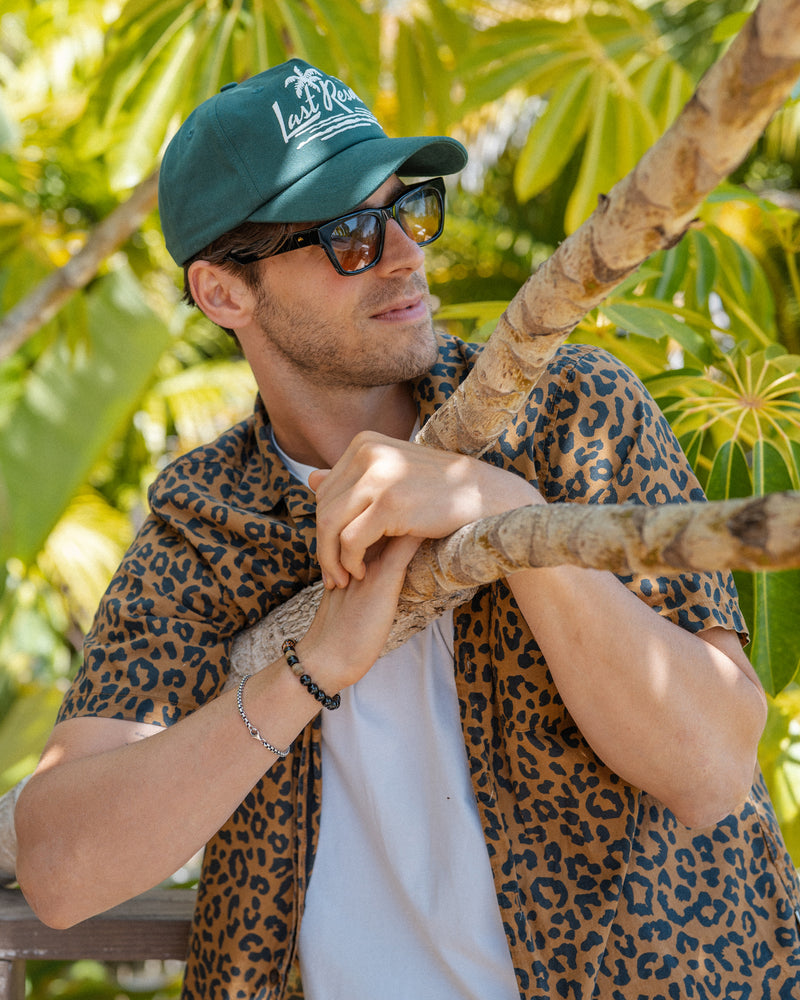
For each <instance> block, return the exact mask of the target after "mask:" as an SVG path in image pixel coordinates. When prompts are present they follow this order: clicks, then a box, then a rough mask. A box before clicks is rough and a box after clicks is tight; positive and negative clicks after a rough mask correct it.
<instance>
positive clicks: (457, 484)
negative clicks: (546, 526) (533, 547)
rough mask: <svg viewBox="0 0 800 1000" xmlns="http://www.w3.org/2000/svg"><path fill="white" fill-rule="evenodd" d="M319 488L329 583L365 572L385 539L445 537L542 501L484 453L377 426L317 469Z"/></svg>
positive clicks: (323, 563) (320, 549)
mask: <svg viewBox="0 0 800 1000" xmlns="http://www.w3.org/2000/svg"><path fill="white" fill-rule="evenodd" d="M310 484H311V488H312V489H314V490H315V491H316V494H317V558H318V559H319V564H320V567H321V569H322V578H323V580H324V582H325V586H326V587H327V588H328V589H333V588H335V587H346V586H347V584H348V581H349V580H350V579H351V577H352V578H355V579H356V580H362V579H363V578H364V575H365V573H366V571H367V563H368V561H369V549H370V547H371V546H373V545H374V544H375V543H377V542H380V541H381V540H382V539H385V538H391V537H398V536H403V535H410V536H412V537H414V538H417V539H419V540H420V541H421V540H422V539H424V538H444V537H445V536H446V535H450V534H452V532H454V531H456V530H457V529H458V528H460V527H461V526H462V525H464V524H469V523H470V522H472V521H477V520H479V519H480V518H482V517H487V516H489V515H490V514H498V513H501V512H502V511H505V510H512V509H514V508H516V507H524V506H526V505H528V504H531V503H537V502H538V503H542V502H544V501H543V500H542V498H541V496H540V494H539V493H538V491H537V490H536V489H535V488H534V487H533V486H531V485H530V484H529V483H527V482H526V481H525V480H524V479H522V478H521V477H520V476H517V475H515V474H514V473H511V472H507V471H505V470H504V469H499V468H497V467H496V466H493V465H490V464H489V463H488V462H482V461H480V460H478V459H474V458H469V457H468V456H466V455H457V454H454V453H452V452H444V451H439V450H437V449H434V448H427V447H424V446H421V445H416V444H411V443H410V442H407V441H399V440H397V439H395V438H389V437H385V436H383V435H382V434H377V433H374V432H371V431H365V432H362V433H360V434H358V435H356V437H355V438H354V439H353V441H352V442H351V444H350V446H349V447H348V449H347V451H346V452H345V453H344V455H343V456H342V457H341V459H339V461H338V462H337V463H336V465H335V466H334V467H333V469H330V470H324V469H323V470H317V471H316V472H313V473H312V474H311V479H310Z"/></svg>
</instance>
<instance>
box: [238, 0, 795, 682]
mask: <svg viewBox="0 0 800 1000" xmlns="http://www.w3.org/2000/svg"><path fill="white" fill-rule="evenodd" d="M798 74H800V4H799V3H796V2H795V0H762V2H761V4H760V5H759V6H758V8H757V9H756V11H755V12H754V14H753V15H752V17H751V18H750V20H749V21H748V22H747V24H746V25H745V27H744V28H743V29H742V31H741V32H740V33H739V35H738V36H737V37H736V39H734V41H733V43H732V44H731V46H730V48H729V49H728V50H727V52H726V53H725V54H724V55H723V56H722V58H721V59H720V60H719V61H718V62H717V63H716V64H715V65H714V66H712V67H711V69H710V70H709V71H708V73H707V74H706V75H705V76H704V77H703V79H702V80H701V81H700V84H699V86H698V88H697V91H696V92H695V94H694V96H693V97H692V99H691V100H690V101H689V103H688V104H687V105H686V107H685V108H684V110H683V111H682V112H681V114H680V115H679V116H678V118H677V119H676V121H675V123H674V124H673V125H672V127H671V128H670V129H669V130H668V131H667V132H666V133H665V134H664V136H662V138H661V139H660V140H659V141H658V142H657V143H656V144H655V145H654V146H653V147H652V148H651V149H650V150H649V151H648V152H647V153H646V154H645V155H644V156H643V157H642V159H641V160H640V161H639V163H638V164H637V166H636V167H635V168H634V169H633V170H632V171H631V173H630V174H628V175H627V176H626V177H625V178H623V180H621V181H620V182H619V183H618V184H616V185H615V186H614V187H613V188H612V190H611V192H610V193H609V195H608V196H604V197H603V198H601V200H600V204H599V205H598V207H597V209H596V210H595V212H594V213H593V214H592V215H591V217H590V218H589V219H587V221H586V222H585V223H584V224H583V225H582V226H581V227H580V228H579V229H578V230H577V231H576V232H575V233H573V235H572V236H570V237H569V238H568V239H567V240H565V241H564V243H562V244H561V246H560V247H559V248H558V249H557V250H556V252H555V253H554V254H553V256H552V257H551V258H550V259H549V260H548V261H546V262H545V264H543V265H542V267H540V268H539V269H538V270H537V271H536V272H535V274H533V275H532V276H531V277H530V278H529V279H528V281H527V282H526V283H525V285H524V286H523V287H522V288H521V289H520V291H519V292H518V293H517V294H516V296H515V297H514V299H513V301H512V302H511V303H510V305H509V306H508V308H507V309H506V311H505V313H504V314H503V317H502V318H501V320H500V323H499V324H498V326H497V328H496V329H495V331H494V332H493V333H492V336H491V337H490V339H489V342H488V343H487V345H486V347H485V348H484V350H483V352H482V353H481V355H480V358H479V359H478V361H477V362H476V364H475V366H474V368H473V370H472V372H471V373H470V374H469V376H468V377H467V378H466V379H465V380H464V382H463V383H462V384H461V386H460V387H459V388H458V389H457V390H456V392H455V393H454V394H453V396H451V397H450V399H448V401H447V402H446V403H445V404H444V405H443V406H442V407H441V408H440V409H439V410H438V411H437V412H436V413H435V414H434V415H433V417H432V418H431V419H430V420H429V421H428V423H427V424H426V425H425V427H424V428H423V429H422V430H421V431H420V433H419V435H418V436H417V441H418V442H419V443H421V444H426V445H429V446H431V447H437V448H443V449H447V450H450V451H457V452H462V453H466V454H471V455H480V454H481V453H482V452H483V451H485V450H486V448H488V447H489V446H490V445H491V444H492V443H493V442H494V441H495V440H496V439H497V437H498V436H499V435H500V434H501V433H502V432H503V430H504V429H505V427H507V426H508V425H509V424H510V423H511V422H512V421H513V419H514V418H515V417H516V415H517V413H518V411H519V409H520V408H521V407H522V406H523V405H524V404H525V402H526V400H527V399H528V397H529V395H530V393H531V391H532V389H533V387H534V386H535V384H536V381H537V380H538V378H539V376H540V375H541V373H542V371H543V370H544V369H545V367H546V366H547V364H548V362H549V361H550V359H551V357H552V356H553V354H554V353H555V352H556V350H558V347H559V346H560V345H561V343H563V341H564V340H565V339H566V337H567V336H568V335H569V333H570V331H571V330H572V329H573V328H574V326H575V325H576V324H577V323H578V322H579V321H580V319H581V318H582V317H583V316H584V315H585V314H586V313H587V312H589V311H590V310H591V309H593V308H594V307H595V306H596V305H597V304H598V303H599V302H601V301H602V300H603V299H604V298H605V296H606V295H608V293H609V292H610V291H612V290H613V289H614V288H615V287H616V286H617V285H618V284H619V283H620V281H622V280H623V278H625V277H627V276H628V275H629V274H630V273H631V272H632V271H634V270H635V269H636V268H637V267H638V266H639V265H640V264H641V263H642V261H644V260H645V259H646V258H647V257H648V256H649V255H650V254H652V253H654V252H655V251H656V250H659V249H661V248H664V247H669V246H672V245H673V244H675V243H677V242H678V241H679V240H680V238H681V236H682V235H683V234H684V232H685V231H686V229H687V227H688V226H689V224H690V223H691V221H692V219H693V218H694V217H695V214H696V212H697V210H698V208H699V206H700V204H701V203H702V201H703V199H704V198H705V197H706V195H708V194H709V193H710V192H711V191H713V189H714V188H715V187H716V186H717V185H718V184H719V182H720V181H721V180H723V179H724V178H725V177H726V176H727V174H728V173H730V171H731V170H733V169H734V168H735V167H736V166H737V165H738V164H739V163H740V162H741V161H742V160H743V159H744V157H745V156H746V155H747V153H748V151H749V149H750V147H751V146H752V144H753V142H755V140H756V139H757V138H758V136H759V135H760V134H761V132H762V131H763V129H764V127H765V126H766V124H767V122H768V121H769V119H770V117H771V116H772V115H773V114H774V113H775V111H776V110H777V109H778V108H779V107H780V106H781V105H782V104H783V103H784V101H785V100H786V98H787V97H788V95H789V93H790V91H791V89H792V86H793V84H794V82H795V80H796V79H797V77H798ZM682 508H683V511H684V513H685V514H686V515H687V516H694V514H695V513H696V514H697V515H698V518H699V520H698V525H697V529H696V530H691V531H689V530H688V529H686V531H685V537H686V538H691V539H692V540H693V544H695V545H696V546H697V547H698V559H699V562H697V563H692V562H691V561H688V562H685V564H684V567H683V568H685V569H690V568H692V567H693V566H694V567H695V568H702V569H718V568H723V567H725V568H743V569H744V568H748V567H746V566H744V565H737V563H736V560H733V561H732V560H731V559H728V558H727V553H726V552H725V550H724V547H719V546H717V548H716V550H715V551H716V553H717V554H718V559H717V558H716V557H715V559H714V560H711V561H708V559H707V558H706V555H705V553H706V551H707V547H704V535H703V532H704V531H705V530H710V527H709V520H708V518H709V516H712V517H713V515H709V510H710V509H711V510H713V509H714V505H700V504H686V505H682ZM608 513H609V514H610V515H611V516H612V517H613V516H614V510H613V509H611V510H609V511H608ZM701 515H702V516H701ZM524 516H525V518H527V517H528V515H527V514H526V515H524ZM564 516H565V514H564V509H563V508H561V509H558V508H556V507H547V508H542V509H540V510H537V511H536V513H535V516H534V518H533V520H534V521H535V522H536V524H537V525H538V526H537V528H536V530H535V532H534V537H532V538H531V541H530V542H528V536H527V535H523V537H522V539H521V540H520V544H522V545H523V546H527V550H528V555H527V556H526V558H528V559H530V560H532V561H530V562H528V563H525V565H553V563H551V562H541V561H536V560H541V559H543V558H546V557H545V556H544V553H543V552H541V553H534V552H531V551H530V550H531V548H532V547H535V546H537V545H544V544H545V540H546V538H547V535H548V532H549V530H550V529H548V528H547V527H546V523H547V520H548V519H549V518H550V517H553V518H554V519H555V518H559V519H563V518H564ZM567 516H572V517H574V518H577V519H581V518H589V519H591V518H595V517H601V518H603V517H605V516H606V514H605V512H602V513H601V511H600V510H599V509H594V508H593V509H589V508H579V509H578V510H577V511H576V512H575V513H574V514H572V515H567ZM621 516H622V517H623V519H624V518H627V517H630V516H631V513H630V511H627V510H626V511H624V513H623V514H622V515H621ZM668 516H676V515H674V514H669V515H668ZM540 519H544V524H540V523H539V522H540ZM603 523H605V522H603ZM511 525H514V527H515V528H516V527H517V520H516V519H515V518H513V517H512V518H511V519H510V521H509V522H508V524H506V525H505V526H504V527H503V528H502V531H500V530H494V531H493V532H491V531H490V529H488V528H487V527H485V526H484V522H481V526H479V527H475V526H467V527H465V528H464V529H462V530H461V531H460V532H457V533H456V535H454V536H452V538H451V539H445V540H441V541H436V542H434V541H432V542H426V543H425V545H423V547H422V548H421V549H420V551H419V552H418V553H417V555H416V556H415V557H414V560H413V562H412V564H411V567H410V568H409V574H408V577H407V580H406V589H405V590H404V598H405V600H406V601H407V600H409V599H411V598H412V596H413V594H415V593H417V594H419V593H425V594H426V595H427V597H426V598H425V599H426V600H437V601H439V600H441V601H444V602H445V603H446V602H447V597H446V594H447V591H448V590H452V589H457V588H459V587H465V586H469V585H471V584H467V583H466V580H467V579H468V578H469V577H470V572H469V571H470V570H471V569H474V571H475V572H477V567H478V565H480V566H481V567H482V568H481V571H480V574H479V581H480V582H487V581H488V580H492V579H497V578H498V577H500V576H502V575H503V574H504V573H505V572H507V571H510V569H509V568H508V567H510V566H511V565H512V564H513V565H515V567H516V568H520V567H521V566H522V565H523V564H522V563H516V562H515V559H516V556H514V557H513V558H512V557H510V556H509V554H508V552H507V551H504V550H501V549H497V550H495V549H494V547H493V546H494V545H496V544H499V542H500V541H501V540H502V541H503V544H504V545H505V544H507V543H510V542H511V541H512V540H511V539H510V537H509V536H510V532H511ZM552 530H553V533H554V534H555V533H556V532H557V530H558V529H557V527H556V525H555V524H554V526H553V529H552ZM604 530H605V528H603V527H599V528H598V529H596V530H591V531H589V530H588V529H584V531H583V534H582V538H583V540H584V541H583V542H582V544H583V545H586V546H587V551H586V552H585V554H584V556H583V558H584V559H586V560H588V561H585V562H582V563H578V565H587V566H595V567H597V568H603V567H605V568H608V569H615V568H616V565H617V564H616V563H615V562H613V559H614V558H616V554H615V553H616V550H615V549H614V546H613V545H612V544H611V543H610V542H608V541H607V540H605V539H604V538H603V531H604ZM470 536H471V537H472V538H479V539H481V543H480V544H473V545H472V546H471V547H469V548H468V547H466V545H467V542H466V539H467V538H468V537H470ZM490 536H491V539H492V544H491V545H490V544H489V537H490ZM588 538H591V539H592V544H594V545H596V546H597V553H598V556H597V558H595V559H591V560H589V553H588V545H587V543H586V539H588ZM626 544H627V545H628V546H633V545H634V540H629V541H628V542H627V543H626ZM461 545H464V546H465V548H464V549H463V551H460V550H459V546H461ZM514 551H515V552H516V551H517V550H516V549H515V550H514ZM561 551H562V553H563V555H564V561H565V562H570V561H572V560H571V558H567V556H568V555H569V552H568V549H567V546H565V545H563V544H562V546H561ZM633 555H634V553H633V552H632V551H629V555H628V557H629V558H633ZM683 556H688V553H687V552H686V550H685V545H684V551H683ZM606 558H607V559H609V560H610V561H609V562H608V563H606V562H604V559H606ZM638 558H639V560H640V561H642V562H643V561H646V553H645V552H643V553H641V554H640V555H639V557H638ZM769 558H770V555H769V553H766V554H765V559H766V560H767V563H766V564H762V565H760V566H759V568H761V569H779V568H785V567H782V566H778V565H769V564H768V562H769ZM509 559H510V562H508V561H507V560H509ZM473 564H474V567H473ZM664 566H665V568H667V569H675V568H677V565H673V564H667V563H665V564H664ZM504 567H505V568H504ZM617 571H618V572H622V570H617ZM649 571H651V572H655V569H654V568H650V570H649ZM423 580H424V581H426V582H425V584H424V585H423V584H421V583H420V581H423ZM456 580H458V581H460V582H456ZM412 581H416V582H412ZM473 582H477V579H476V581H473ZM293 601H294V602H296V605H294V606H293V611H292V620H291V626H292V630H293V632H295V633H297V634H303V632H305V631H306V630H307V628H308V626H309V625H310V623H311V621H312V619H313V616H314V613H315V612H316V609H317V606H318V603H319V592H316V593H315V592H313V591H305V592H303V593H302V594H300V595H298V596H297V597H295V598H294V599H293ZM453 603H458V601H454V602H453ZM294 607H296V609H297V611H296V612H295V610H294ZM437 607H438V605H437ZM437 607H435V608H432V609H431V612H430V614H429V615H426V612H425V611H424V609H422V608H418V609H417V611H416V612H415V621H414V624H413V625H412V626H410V627H409V628H408V629H405V628H404V626H403V623H402V616H403V614H404V612H405V611H406V610H407V604H406V603H403V604H401V606H400V607H399V608H398V618H397V620H396V622H395V629H394V631H393V638H392V640H391V642H392V643H393V644H394V645H400V644H401V642H403V641H404V637H405V638H407V637H408V636H409V635H411V634H413V632H414V631H417V629H418V627H419V625H420V622H421V621H423V619H424V620H425V621H427V620H432V619H433V618H435V617H436V616H437V615H438V614H439V613H440V611H439V610H437ZM279 613H281V612H280V609H279V611H278V612H273V614H272V615H270V616H269V617H268V618H266V619H265V620H264V621H262V622H259V623H258V624H256V625H254V626H253V627H252V630H251V631H254V632H255V633H259V632H261V631H262V630H263V633H264V635H265V636H267V637H269V639H268V643H269V644H268V645H264V644H262V643H261V641H260V639H259V638H258V636H257V635H254V636H252V637H251V636H248V635H247V633H245V634H243V635H242V636H241V637H239V639H237V641H236V643H235V644H234V665H235V670H236V672H237V675H239V676H240V675H241V674H243V673H249V672H252V671H254V670H257V669H258V664H259V662H268V660H267V661H264V660H263V659H262V657H263V656H268V657H269V658H271V659H274V655H273V651H274V649H275V646H274V640H273V638H272V637H273V636H274V635H276V634H280V632H279V631H278V628H277V627H276V625H275V624H274V622H275V621H276V620H278V619H275V618H273V616H275V615H278V614H279ZM284 634H286V633H285V632H284ZM265 641H267V640H265ZM278 645H279V644H278Z"/></svg>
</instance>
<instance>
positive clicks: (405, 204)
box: [396, 187, 444, 246]
mask: <svg viewBox="0 0 800 1000" xmlns="http://www.w3.org/2000/svg"><path fill="white" fill-rule="evenodd" d="M396 218H397V221H398V222H399V223H400V225H401V226H402V227H403V230H404V231H405V233H406V234H407V235H408V236H409V237H410V238H411V239H412V240H413V241H414V242H415V243H418V244H419V245H420V246H423V245H424V244H425V243H432V242H433V241H434V240H435V239H436V238H437V236H441V234H442V228H443V225H444V216H443V212H442V201H441V198H440V196H439V192H438V191H437V190H436V188H433V187H423V188H419V189H418V190H416V191H409V193H408V194H407V195H406V196H405V198H403V199H401V201H400V202H398V205H397V214H396Z"/></svg>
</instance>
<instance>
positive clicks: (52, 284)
mask: <svg viewBox="0 0 800 1000" xmlns="http://www.w3.org/2000/svg"><path fill="white" fill-rule="evenodd" d="M157 201H158V171H156V172H155V173H152V174H151V175H150V176H149V177H147V178H146V179H145V180H143V181H142V182H141V183H140V184H138V185H137V186H136V187H135V188H134V189H133V192H132V194H131V196H130V197H129V198H128V200H127V201H125V202H123V204H121V205H119V206H117V208H115V209H114V211H113V212H112V213H111V215H109V216H108V217H107V218H105V219H104V220H103V221H102V222H101V223H99V224H98V225H97V226H96V227H95V228H94V229H93V230H92V233H91V235H90V237H89V239H88V240H87V241H86V243H85V244H84V246H83V247H81V249H80V250H79V251H78V252H77V253H76V254H75V256H74V257H71V258H70V259H69V260H68V261H67V263H66V264H64V266H63V267H60V268H58V270H57V271H53V272H52V273H51V274H49V275H48V276H47V277H46V278H45V279H44V280H43V281H42V282H40V283H39V284H38V285H37V286H36V288H34V290H33V291H32V292H31V293H30V294H29V295H27V296H26V297H25V298H24V299H22V301H21V302H18V303H17V304H16V305H15V306H14V308H13V309H11V310H10V311H9V312H8V313H6V315H5V316H4V317H3V319H2V320H0V361H3V360H5V359H6V358H7V357H9V356H10V355H11V354H13V353H14V351H16V350H17V348H19V347H21V346H22V345H23V344H24V343H25V341H26V340H27V339H28V338H29V337H32V336H33V334H34V333H36V331H37V330H38V329H40V328H41V327H42V326H44V324H45V323H47V322H48V320H50V319H52V318H53V316H55V314H56V313H57V312H58V311H59V309H60V308H61V307H62V306H63V305H64V303H65V302H66V301H67V299H69V298H70V297H71V296H72V295H74V293H75V292H77V291H79V290H80V289H81V288H84V287H85V286H86V285H87V284H88V283H89V282H90V281H91V280H92V278H93V277H94V276H95V275H96V274H97V272H98V270H99V269H100V266H101V264H102V263H103V261H104V260H106V259H107V258H108V257H109V256H110V254H112V253H113V252H114V251H115V250H116V249H117V247H119V246H120V245H121V244H122V243H124V242H125V240H126V239H127V238H128V237H129V236H130V235H131V233H133V232H134V231H135V230H136V229H137V228H138V227H139V225H140V224H141V222H142V220H143V219H145V218H146V217H147V216H148V215H149V214H150V212H151V211H152V210H153V209H154V208H155V206H156V203H157Z"/></svg>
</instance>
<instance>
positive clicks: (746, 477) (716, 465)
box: [706, 441, 755, 627]
mask: <svg viewBox="0 0 800 1000" xmlns="http://www.w3.org/2000/svg"><path fill="white" fill-rule="evenodd" d="M752 495H753V483H752V480H751V478H750V469H749V467H748V465H747V457H746V455H745V453H744V449H743V448H742V446H741V445H740V444H739V442H738V441H726V442H725V443H724V444H723V445H722V447H721V448H720V449H719V451H718V452H717V454H716V455H715V456H714V461H713V463H712V465H711V471H710V473H709V475H708V482H707V483H706V496H707V497H708V499H709V500H730V499H734V498H736V497H749V496H752ZM733 578H734V581H735V583H736V590H737V591H738V593H739V607H740V608H741V611H742V614H743V615H744V620H745V621H746V622H747V623H748V627H750V623H751V622H755V581H754V576H753V574H752V573H747V572H745V571H738V572H734V574H733Z"/></svg>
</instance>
